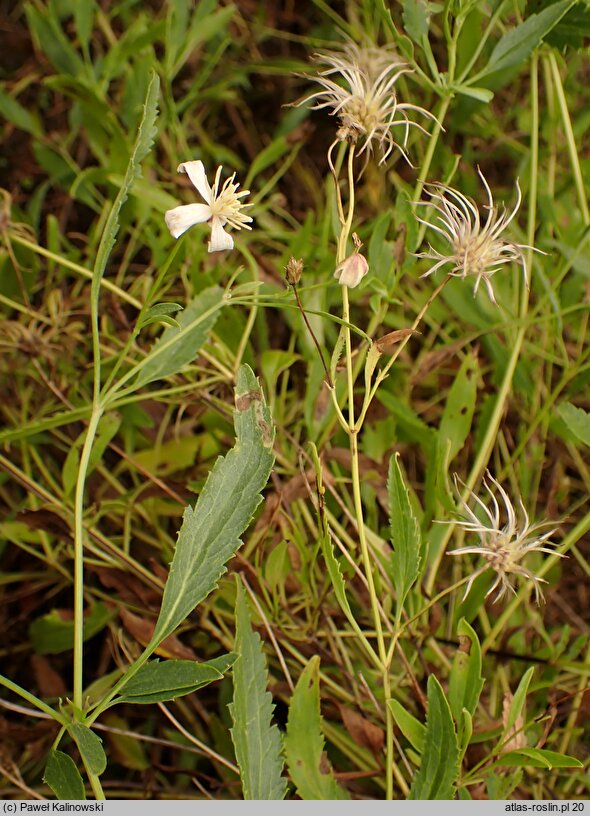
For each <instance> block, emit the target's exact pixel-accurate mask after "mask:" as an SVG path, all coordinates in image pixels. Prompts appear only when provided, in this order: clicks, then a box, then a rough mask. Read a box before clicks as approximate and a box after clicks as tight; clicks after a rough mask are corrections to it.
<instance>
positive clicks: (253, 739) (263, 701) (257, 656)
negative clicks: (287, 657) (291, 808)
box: [229, 579, 287, 800]
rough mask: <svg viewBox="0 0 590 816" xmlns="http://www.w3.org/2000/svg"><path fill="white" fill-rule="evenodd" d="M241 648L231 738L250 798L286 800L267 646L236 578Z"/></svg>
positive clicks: (236, 665) (246, 795) (237, 640)
mask: <svg viewBox="0 0 590 816" xmlns="http://www.w3.org/2000/svg"><path fill="white" fill-rule="evenodd" d="M236 586H237V595H236V611H235V620H236V645H235V650H236V652H237V654H238V659H237V660H236V662H235V664H234V669H233V675H234V696H233V703H231V704H230V706H229V709H230V713H231V717H232V721H233V728H231V736H232V740H233V743H234V748H235V751H236V760H237V762H238V765H239V768H240V778H241V780H242V791H243V794H244V799H247V800H249V799H258V800H268V799H272V800H275V799H278V800H280V799H284V798H285V793H286V791H287V784H286V780H285V778H284V777H283V776H282V771H283V757H282V742H281V734H280V732H279V729H278V728H277V726H276V725H271V720H272V713H273V711H274V705H273V702H272V695H271V694H270V693H269V692H268V691H267V690H266V688H267V685H268V669H267V666H266V660H265V658H264V653H263V651H262V641H261V639H260V636H259V635H258V633H257V632H254V631H252V624H251V621H250V613H249V611H248V605H247V602H246V599H245V597H244V590H243V589H242V585H241V583H240V581H239V579H236Z"/></svg>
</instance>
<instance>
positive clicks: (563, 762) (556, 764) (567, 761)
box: [496, 748, 584, 770]
mask: <svg viewBox="0 0 590 816" xmlns="http://www.w3.org/2000/svg"><path fill="white" fill-rule="evenodd" d="M496 764H497V765H503V766H509V767H519V768H520V767H529V768H530V767H532V768H546V769H547V770H552V769H553V768H583V767H584V765H583V763H582V762H580V760H579V759H575V758H574V757H571V756H568V755H567V754H558V753H557V752H556V751H548V750H547V749H545V748H518V749H516V750H515V751H509V752H508V753H507V754H503V755H502V756H501V757H500V759H499V760H498V762H497V763H496Z"/></svg>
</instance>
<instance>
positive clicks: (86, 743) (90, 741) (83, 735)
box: [68, 723, 107, 776]
mask: <svg viewBox="0 0 590 816" xmlns="http://www.w3.org/2000/svg"><path fill="white" fill-rule="evenodd" d="M68 731H69V733H70V734H71V736H72V738H73V739H74V741H75V743H76V745H77V746H78V750H79V751H80V754H81V755H82V757H83V758H84V765H85V767H86V768H87V769H88V770H89V771H90V773H93V774H96V776H100V775H101V774H102V773H104V771H105V769H106V767H107V758H106V754H105V752H104V748H103V747H102V740H101V739H100V737H97V735H96V734H95V733H94V732H93V731H91V730H90V728H87V727H86V726H85V725H82V723H74V724H73V725H70V726H69V728H68Z"/></svg>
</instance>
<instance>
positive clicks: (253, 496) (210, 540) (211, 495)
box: [148, 365, 274, 652]
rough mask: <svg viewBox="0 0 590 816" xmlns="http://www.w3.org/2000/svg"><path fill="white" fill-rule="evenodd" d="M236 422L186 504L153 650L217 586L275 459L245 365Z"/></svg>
mask: <svg viewBox="0 0 590 816" xmlns="http://www.w3.org/2000/svg"><path fill="white" fill-rule="evenodd" d="M234 424H235V428H236V436H237V440H236V444H235V446H234V447H233V448H232V449H231V450H230V452H229V453H228V454H227V456H225V457H224V458H221V457H220V458H219V459H218V460H217V462H216V463H215V465H214V466H213V469H212V470H211V472H210V473H209V476H208V478H207V481H206V483H205V486H204V487H203V490H202V491H201V495H200V496H199V500H198V501H197V504H196V506H195V507H194V508H192V507H187V509H186V510H185V513H184V519H183V523H182V527H181V528H180V532H179V534H178V542H177V544H176V551H175V553H174V558H173V559H172V564H171V566H170V574H169V576H168V580H167V581H166V586H165V588H164V597H163V598H162V608H161V610H160V615H159V617H158V620H157V622H156V627H155V630H154V634H153V637H152V640H151V641H150V644H149V647H148V649H149V651H151V652H153V651H154V650H155V649H156V648H157V647H158V646H159V644H160V643H161V642H162V640H164V638H166V637H168V635H170V634H172V632H173V631H174V630H175V629H176V627H177V626H178V625H179V624H180V623H181V622H182V621H183V620H184V619H185V618H186V616H187V615H189V614H190V613H191V612H192V611H193V609H194V608H195V607H196V606H197V605H198V604H199V603H200V602H201V601H202V600H203V598H206V597H207V595H208V594H209V593H210V592H211V591H212V590H213V589H215V587H216V586H217V582H218V581H219V579H220V577H221V576H222V575H223V573H224V572H225V571H226V567H225V565H226V563H227V562H228V561H229V559H230V558H232V556H233V555H234V553H235V552H236V550H237V549H238V547H239V546H240V545H241V543H242V542H241V540H240V538H239V536H240V535H241V534H242V533H243V532H244V530H245V529H246V527H247V526H248V524H249V523H250V521H251V519H252V516H253V514H254V511H255V510H256V508H257V507H258V505H259V504H260V502H261V501H262V496H261V495H260V494H261V491H262V490H263V488H264V487H265V485H266V482H267V481H268V477H269V474H270V471H271V468H272V465H273V462H274V455H273V451H272V446H273V440H274V428H273V426H272V421H271V417H270V412H269V410H268V408H267V407H266V402H265V400H264V395H263V393H262V388H261V386H260V383H259V382H258V380H257V378H256V377H255V376H254V374H253V372H252V370H251V369H250V367H249V366H247V365H242V366H241V367H240V369H239V371H238V378H237V384H236V410H235V412H234Z"/></svg>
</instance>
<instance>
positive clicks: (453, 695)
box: [449, 618, 484, 741]
mask: <svg viewBox="0 0 590 816" xmlns="http://www.w3.org/2000/svg"><path fill="white" fill-rule="evenodd" d="M457 634H458V635H459V648H458V649H457V651H456V652H455V659H454V660H453V666H452V669H451V674H450V677H449V704H450V706H451V711H452V712H453V717H454V718H455V722H456V723H457V726H458V730H459V741H461V736H462V727H461V723H462V722H463V710H466V711H467V712H468V713H469V715H471V716H473V714H474V713H475V709H476V706H477V703H478V701H479V695H480V694H481V690H482V689H483V685H484V679H483V677H482V676H481V646H480V645H479V640H478V638H477V634H476V633H475V630H474V629H473V628H472V627H471V626H470V625H469V624H468V623H467V621H466V620H465V619H464V618H461V620H460V621H459V623H458V624H457Z"/></svg>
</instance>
